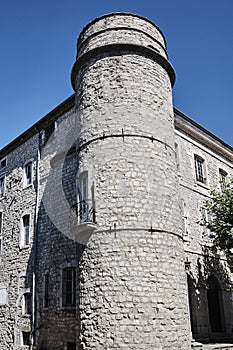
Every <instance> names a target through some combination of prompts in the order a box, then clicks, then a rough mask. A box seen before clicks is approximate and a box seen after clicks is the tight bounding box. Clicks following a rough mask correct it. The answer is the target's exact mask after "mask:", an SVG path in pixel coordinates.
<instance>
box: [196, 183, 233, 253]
mask: <svg viewBox="0 0 233 350" xmlns="http://www.w3.org/2000/svg"><path fill="white" fill-rule="evenodd" d="M222 187H223V189H222V191H221V192H218V191H216V190H213V191H211V198H210V199H209V200H207V201H206V202H205V204H204V208H205V209H206V210H207V213H208V221H207V219H203V221H202V224H203V225H205V226H206V227H207V228H208V229H209V230H210V231H211V238H212V239H213V249H215V250H216V249H217V248H219V249H220V250H222V251H223V252H225V254H226V255H227V256H228V257H229V256H232V253H233V179H232V180H231V181H230V183H228V184H225V183H224V186H222Z"/></svg>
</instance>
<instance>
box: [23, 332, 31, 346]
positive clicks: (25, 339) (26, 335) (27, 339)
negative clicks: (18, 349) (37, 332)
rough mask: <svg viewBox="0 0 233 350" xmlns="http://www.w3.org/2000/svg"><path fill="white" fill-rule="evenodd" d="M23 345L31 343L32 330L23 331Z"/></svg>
mask: <svg viewBox="0 0 233 350" xmlns="http://www.w3.org/2000/svg"><path fill="white" fill-rule="evenodd" d="M22 345H30V332H22Z"/></svg>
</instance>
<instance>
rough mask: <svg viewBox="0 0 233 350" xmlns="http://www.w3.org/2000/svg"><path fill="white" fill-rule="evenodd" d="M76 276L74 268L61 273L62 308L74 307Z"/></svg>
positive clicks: (67, 268) (68, 268) (65, 269)
mask: <svg viewBox="0 0 233 350" xmlns="http://www.w3.org/2000/svg"><path fill="white" fill-rule="evenodd" d="M75 290H76V276H75V268H74V267H66V268H64V269H63V271H62V306H74V305H75Z"/></svg>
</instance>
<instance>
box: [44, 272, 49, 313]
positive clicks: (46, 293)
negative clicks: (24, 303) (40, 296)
mask: <svg viewBox="0 0 233 350" xmlns="http://www.w3.org/2000/svg"><path fill="white" fill-rule="evenodd" d="M48 306H49V274H48V273H46V275H45V277H44V307H48Z"/></svg>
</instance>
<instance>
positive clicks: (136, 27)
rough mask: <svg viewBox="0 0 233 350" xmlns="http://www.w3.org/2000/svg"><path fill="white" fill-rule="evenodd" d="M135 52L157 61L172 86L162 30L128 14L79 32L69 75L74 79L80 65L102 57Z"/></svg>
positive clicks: (98, 21) (107, 17)
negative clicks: (74, 57) (75, 54)
mask: <svg viewBox="0 0 233 350" xmlns="http://www.w3.org/2000/svg"><path fill="white" fill-rule="evenodd" d="M128 53H131V54H132V53H134V54H136V55H138V54H139V55H141V54H142V55H145V56H147V57H148V58H149V57H150V58H151V59H153V60H156V61H157V62H158V63H159V64H160V65H161V66H162V67H163V68H164V69H165V70H166V71H167V72H168V75H169V77H170V81H171V84H172V86H173V84H174V81H175V72H174V70H173V68H172V66H171V64H170V63H169V61H168V55H167V51H166V41H165V38H164V36H163V34H162V32H161V30H160V29H159V28H158V27H157V26H156V25H155V24H154V23H153V22H151V21H149V20H148V19H146V18H143V17H140V16H137V15H134V14H130V13H112V14H109V15H104V16H102V17H99V18H97V19H95V20H94V21H92V22H90V23H89V24H88V25H87V26H86V27H84V29H83V30H82V32H81V34H80V36H79V39H78V45H77V57H76V62H75V64H74V66H73V69H72V73H71V82H72V86H73V88H74V90H76V87H75V84H76V83H75V80H76V77H77V74H78V71H79V70H80V67H82V66H83V64H86V63H87V62H88V61H89V60H93V59H96V58H97V57H98V58H100V57H104V55H122V54H128Z"/></svg>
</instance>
